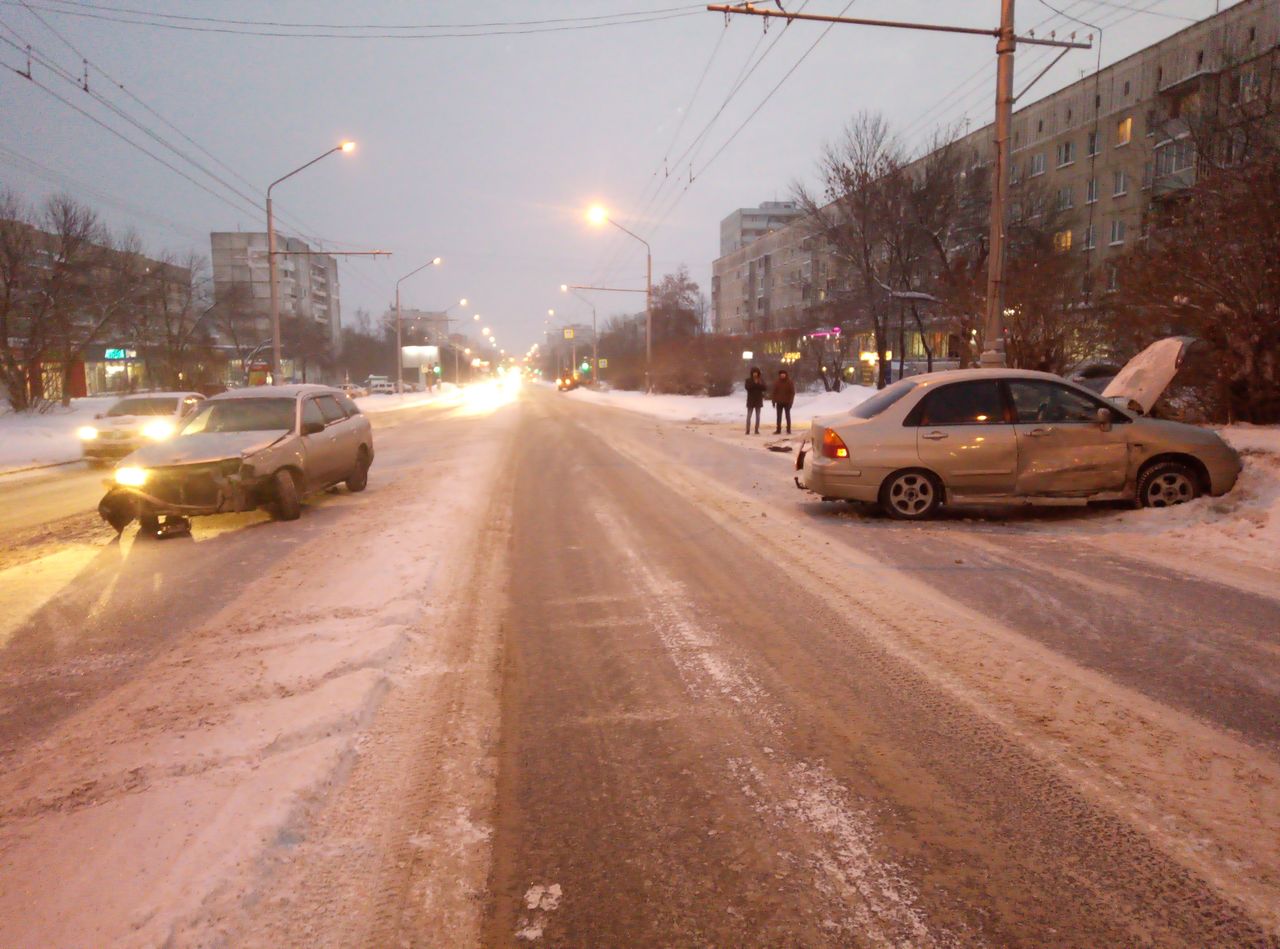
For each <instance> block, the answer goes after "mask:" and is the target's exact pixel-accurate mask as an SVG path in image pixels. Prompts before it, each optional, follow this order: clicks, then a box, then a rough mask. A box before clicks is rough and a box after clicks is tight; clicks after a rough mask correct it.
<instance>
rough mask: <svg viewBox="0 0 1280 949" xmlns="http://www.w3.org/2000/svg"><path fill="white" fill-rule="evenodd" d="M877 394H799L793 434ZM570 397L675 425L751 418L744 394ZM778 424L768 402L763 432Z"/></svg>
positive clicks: (604, 392)
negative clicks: (818, 417) (811, 422)
mask: <svg viewBox="0 0 1280 949" xmlns="http://www.w3.org/2000/svg"><path fill="white" fill-rule="evenodd" d="M875 391H876V390H875V389H872V388H869V387H867V386H847V387H845V388H844V389H841V390H840V391H839V392H798V393H796V403H795V405H794V406H793V407H792V409H791V427H792V430H793V431H796V432H798V431H799V430H800V429H802V428H807V427H808V425H809V419H811V418H813V417H814V416H821V415H834V414H836V413H837V412H846V411H848V410H849V409H851V408H853V407H854V406H855V405H857V404H858V403H859V402H862V401H863V400H864V399H867V398H870V397H871V396H872V395H874V394H875ZM566 395H568V396H569V397H570V398H575V399H581V400H583V401H586V402H595V403H597V404H601V405H611V406H614V407H615V408H621V409H626V410H628V411H630V412H639V413H642V414H644V415H652V416H654V417H655V418H661V419H666V420H668V421H671V422H737V423H739V424H742V423H743V422H744V421H745V420H746V417H747V402H746V396H745V395H743V393H741V392H734V393H733V395H726V396H719V397H716V398H707V397H706V396H698V395H657V394H655V395H646V394H645V393H643V392H631V391H626V390H622V389H601V390H595V389H574V390H573V391H572V392H568V393H566ZM774 421H775V418H774V410H773V406H772V405H770V404H768V403H767V402H766V403H765V407H764V409H763V410H762V411H761V413H760V430H761V431H762V432H763V431H764V429H765V425H766V423H767V424H768V426H769V430H770V431H772V430H773V423H774Z"/></svg>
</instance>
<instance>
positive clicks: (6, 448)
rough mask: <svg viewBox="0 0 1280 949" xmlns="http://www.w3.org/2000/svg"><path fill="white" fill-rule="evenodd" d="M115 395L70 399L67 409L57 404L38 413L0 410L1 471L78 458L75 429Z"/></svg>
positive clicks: (78, 449)
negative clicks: (46, 410)
mask: <svg viewBox="0 0 1280 949" xmlns="http://www.w3.org/2000/svg"><path fill="white" fill-rule="evenodd" d="M116 398H117V397H116V396H96V397H94V398H90V399H72V401H71V406H70V408H66V409H64V408H63V407H62V406H60V405H58V406H54V407H53V408H52V409H50V410H49V411H48V412H45V413H43V414H38V415H37V414H28V413H26V412H10V411H8V410H4V411H2V412H0V474H5V473H6V472H11V471H18V470H20V469H23V468H32V467H35V466H37V465H56V464H61V463H64V462H68V461H77V460H79V458H80V439H78V438H77V437H76V429H77V428H79V427H80V426H81V425H84V424H85V423H86V422H89V421H92V419H93V416H94V415H95V414H96V413H98V412H105V411H106V410H107V407H108V406H110V405H111V403H113V402H115V401H116Z"/></svg>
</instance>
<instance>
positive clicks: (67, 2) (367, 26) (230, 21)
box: [43, 0, 705, 30]
mask: <svg viewBox="0 0 1280 949" xmlns="http://www.w3.org/2000/svg"><path fill="white" fill-rule="evenodd" d="M43 2H45V3H57V4H59V5H61V6H67V7H79V8H84V9H90V10H100V11H103V12H111V13H130V14H135V15H138V16H149V17H155V18H157V19H164V20H185V21H190V22H197V23H220V24H225V25H237V26H274V27H280V28H289V29H320V30H438V29H485V28H491V27H502V26H542V25H547V24H553V23H582V22H589V21H592V20H610V19H616V18H618V17H630V16H645V15H651V14H657V13H674V12H677V11H682V10H698V11H702V10H703V9H705V7H704V5H703V4H701V3H696V4H688V3H686V4H684V5H682V6H678V7H659V8H656V9H652V10H624V11H621V12H618V13H598V14H594V15H591V16H572V17H552V18H546V19H541V20H494V21H489V22H481V23H408V24H402V23H359V24H358V23H289V22H284V21H278V20H244V19H234V18H228V17H212V16H192V15H189V14H181V13H161V12H160V11H158V10H139V9H137V8H132V7H117V6H109V5H108V4H104V3H91V2H88V0H75V2H73V0H43Z"/></svg>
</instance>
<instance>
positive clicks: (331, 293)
mask: <svg viewBox="0 0 1280 949" xmlns="http://www.w3.org/2000/svg"><path fill="white" fill-rule="evenodd" d="M209 245H210V252H211V253H210V257H211V261H212V265H213V294H214V300H215V302H216V303H217V304H219V305H222V306H237V307H242V308H245V309H247V310H248V311H249V312H251V313H252V314H253V316H254V317H255V318H256V319H255V320H254V329H255V332H256V333H257V335H258V336H259V337H260V338H261V339H262V340H268V339H270V338H271V284H270V278H269V273H268V269H267V234H266V232H265V231H261V232H243V231H215V232H213V233H211V234H210V235H209ZM276 254H277V257H276V275H277V278H278V279H279V291H280V317H281V319H288V318H290V317H295V316H296V317H304V318H306V319H310V320H313V321H315V322H316V323H317V324H318V325H320V326H322V327H324V328H325V331H326V332H327V333H328V336H329V340H330V342H331V344H332V345H333V346H334V347H336V346H337V345H338V341H339V339H340V337H341V334H342V308H341V300H340V293H339V286H338V261H337V259H336V258H334V257H331V256H329V255H328V254H323V253H316V252H313V251H312V249H311V247H310V245H309V244H307V243H306V241H302V240H298V239H297V238H292V237H285V236H284V235H283V234H277V235H276Z"/></svg>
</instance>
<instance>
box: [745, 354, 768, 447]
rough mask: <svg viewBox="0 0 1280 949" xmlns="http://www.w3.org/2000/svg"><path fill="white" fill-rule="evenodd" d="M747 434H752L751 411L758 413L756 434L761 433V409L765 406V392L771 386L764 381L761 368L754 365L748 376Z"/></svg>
mask: <svg viewBox="0 0 1280 949" xmlns="http://www.w3.org/2000/svg"><path fill="white" fill-rule="evenodd" d="M746 388H747V434H748V435H750V434H751V413H752V412H754V413H755V415H756V434H757V435H759V434H760V410H761V409H763V408H764V392H765V389H767V388H769V386H768V385H767V384H766V383H765V381H764V376H762V375H761V374H760V370H759V369H756V368H755V367H752V369H751V375H749V376H747V382H746Z"/></svg>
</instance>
